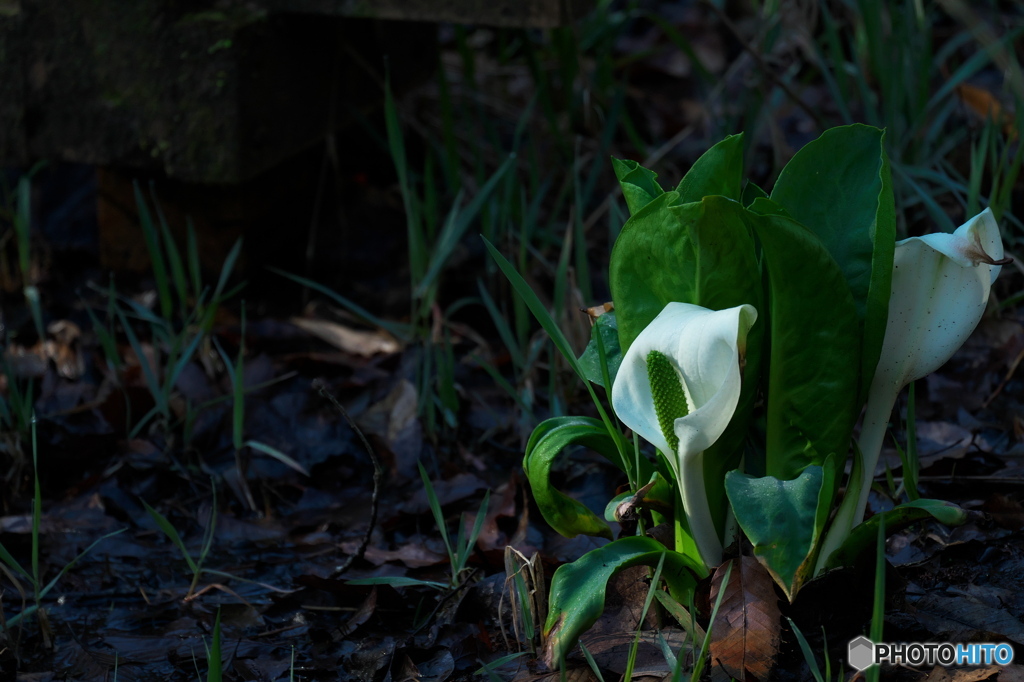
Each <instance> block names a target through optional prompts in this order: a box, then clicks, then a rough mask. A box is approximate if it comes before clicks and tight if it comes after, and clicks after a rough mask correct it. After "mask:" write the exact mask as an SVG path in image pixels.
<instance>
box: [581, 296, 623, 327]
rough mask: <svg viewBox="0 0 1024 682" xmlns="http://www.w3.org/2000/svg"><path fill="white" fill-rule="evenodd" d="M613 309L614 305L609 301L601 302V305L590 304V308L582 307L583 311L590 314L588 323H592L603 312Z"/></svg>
mask: <svg viewBox="0 0 1024 682" xmlns="http://www.w3.org/2000/svg"><path fill="white" fill-rule="evenodd" d="M613 310H615V305H614V304H613V303H612V302H611V301H608V302H607V303H602V304H601V305H595V306H591V307H590V308H583V312H585V313H586V314H587V315H589V316H590V324H594V322H596V321H597V318H599V317H601V316H602V315H604V314H605V313H610V312H612V311H613Z"/></svg>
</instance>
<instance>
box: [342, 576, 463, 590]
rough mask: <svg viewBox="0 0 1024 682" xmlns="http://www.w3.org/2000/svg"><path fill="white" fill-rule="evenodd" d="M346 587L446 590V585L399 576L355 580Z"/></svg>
mask: <svg viewBox="0 0 1024 682" xmlns="http://www.w3.org/2000/svg"><path fill="white" fill-rule="evenodd" d="M345 584H346V585H391V586H392V587H432V588H434V589H436V590H447V589H448V583H442V582H437V581H435V580H417V579H416V578H408V577H406V576H401V575H388V576H380V577H377V578H356V579H355V580H346V581H345Z"/></svg>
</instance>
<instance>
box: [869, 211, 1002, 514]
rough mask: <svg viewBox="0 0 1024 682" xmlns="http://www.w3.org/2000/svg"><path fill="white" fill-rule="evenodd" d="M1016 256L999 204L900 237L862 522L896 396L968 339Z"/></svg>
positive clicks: (873, 392) (872, 410) (873, 406)
mask: <svg viewBox="0 0 1024 682" xmlns="http://www.w3.org/2000/svg"><path fill="white" fill-rule="evenodd" d="M1009 262H1010V259H1004V258H1003V242H1002V239H1001V238H1000V235H999V225H998V224H997V223H996V220H995V218H994V217H993V216H992V211H991V209H985V210H984V211H983V212H982V213H980V214H978V215H976V216H975V217H973V218H971V219H970V220H968V221H967V222H966V223H964V224H963V225H961V226H960V227H959V228H957V230H956V231H955V232H953V233H952V234H945V233H936V234H928V235H925V236H923V237H911V238H910V239H904V240H903V241H900V242H897V243H896V253H895V256H894V259H893V270H892V294H891V297H890V299H889V321H888V323H887V325H886V328H885V340H884V341H883V342H882V355H881V357H880V358H879V360H878V366H877V368H876V369H875V376H874V378H873V379H872V382H871V387H870V389H869V391H868V402H867V408H866V411H865V415H864V426H863V428H862V429H861V435H860V440H859V443H858V444H859V446H860V450H861V453H862V454H863V456H864V465H865V466H864V471H863V476H864V478H863V480H862V482H861V487H860V496H859V498H858V500H857V507H856V514H855V515H854V517H853V525H854V526H856V525H857V524H859V523H860V522H861V521H863V520H864V510H865V508H866V507H867V500H868V492H869V491H870V488H871V480H872V478H873V477H874V473H875V465H876V464H877V463H878V454H879V452H880V451H881V448H882V440H883V438H884V436H885V428H886V425H887V424H888V422H889V416H890V414H891V413H892V408H893V405H894V404H895V403H896V397H897V396H898V395H899V392H900V391H901V390H903V387H904V386H906V385H907V384H909V383H910V382H912V381H915V380H917V379H920V378H921V377H924V376H927V375H928V374H931V373H932V372H934V371H935V370H937V369H938V368H939V367H941V366H942V365H944V364H945V363H946V361H947V360H949V358H950V357H952V355H953V353H955V352H956V351H957V350H958V349H959V348H960V346H962V345H963V344H964V342H965V341H966V340H967V337H968V336H970V335H971V332H973V331H974V328H975V327H977V326H978V323H979V322H980V321H981V317H982V315H983V314H984V312H985V306H986V305H987V304H988V295H989V291H990V290H991V288H992V283H993V282H995V280H996V277H997V276H998V275H999V270H1000V269H1001V268H1000V266H1002V265H1005V264H1007V263H1009Z"/></svg>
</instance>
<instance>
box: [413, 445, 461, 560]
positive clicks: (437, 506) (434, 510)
mask: <svg viewBox="0 0 1024 682" xmlns="http://www.w3.org/2000/svg"><path fill="white" fill-rule="evenodd" d="M416 466H417V467H419V469H420V478H422V479H423V488H424V490H425V491H426V493H427V503H428V504H429V505H430V513H431V514H433V515H434V522H435V523H436V524H437V529H438V530H439V531H441V539H442V540H444V546H445V549H447V550H448V559H449V561H451V564H452V570H454V568H455V565H456V563H457V562H456V559H457V557H456V556H455V552H454V550H453V549H452V541H451V538H449V537H448V527H447V525H446V524H445V522H444V514H443V513H442V511H441V501H440V500H438V499H437V493H435V492H434V486H433V484H431V482H430V477H429V476H427V470H426V469H424V468H423V463H422V462H416ZM453 577H454V576H453Z"/></svg>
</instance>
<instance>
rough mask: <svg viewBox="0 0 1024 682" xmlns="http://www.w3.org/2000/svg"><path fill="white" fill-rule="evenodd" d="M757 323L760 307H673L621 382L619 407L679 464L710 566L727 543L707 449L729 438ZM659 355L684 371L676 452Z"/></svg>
mask: <svg viewBox="0 0 1024 682" xmlns="http://www.w3.org/2000/svg"><path fill="white" fill-rule="evenodd" d="M756 320H757V311H756V310H755V309H754V307H753V306H750V305H741V306H737V307H735V308H729V309H727V310H717V311H715V310H708V309H707V308H702V307H700V306H696V305H692V304H689V303H669V304H668V305H666V306H665V308H664V309H663V310H662V311H661V313H660V314H659V315H658V316H657V317H656V318H655V319H654V321H653V322H651V324H650V325H648V326H647V327H646V328H645V329H644V330H643V331H642V332H641V333H640V335H639V336H638V337H637V338H636V340H634V341H633V345H631V346H630V347H629V350H628V351H627V352H626V355H625V357H624V358H623V359H622V364H621V366H620V367H619V371H618V374H617V375H616V377H615V383H614V384H613V386H612V406H613V407H614V408H615V413H616V414H617V415H618V416H619V419H621V420H622V422H623V423H624V424H626V426H628V427H629V428H631V429H632V430H633V431H635V432H636V433H638V434H639V435H640V436H641V437H643V438H644V439H646V440H648V441H649V442H651V443H652V444H653V445H654V446H655V447H657V448H658V449H659V450H661V451H662V452H663V453H664V454H665V455H666V459H667V460H668V461H669V462H670V464H671V465H672V468H673V470H674V473H675V476H676V480H677V481H678V484H679V490H680V494H681V497H682V502H683V509H684V510H685V511H686V515H687V519H688V520H689V525H690V532H691V534H692V535H693V539H694V541H695V542H696V544H697V549H698V550H699V551H700V554H701V558H702V559H703V561H704V563H705V564H706V565H708V566H716V565H718V563H720V561H721V556H722V539H721V538H720V537H718V533H717V532H716V531H715V524H714V522H713V520H712V518H711V513H710V510H709V508H708V501H707V492H706V491H705V489H704V463H703V455H704V450H706V449H707V448H708V447H710V446H711V445H712V444H714V443H715V441H717V440H718V439H719V437H721V435H722V433H723V432H724V431H725V429H726V427H727V426H728V425H729V421H730V420H731V419H732V416H733V413H734V412H735V411H736V405H737V403H738V402H739V397H740V388H741V372H740V362H741V359H742V358H743V356H744V354H745V353H746V343H747V332H748V331H749V330H750V327H751V326H752V325H753V324H754V322H755V321H756ZM652 351H658V352H660V353H662V354H664V355H665V356H666V357H667V358H668V359H669V360H670V361H671V364H672V366H673V367H674V369H675V370H676V371H677V373H678V375H679V379H680V383H681V384H682V386H683V391H684V393H685V394H686V402H687V408H688V411H689V413H688V414H687V415H686V416H685V417H680V418H678V419H676V420H675V422H674V431H675V436H676V437H677V438H678V439H679V446H678V448H676V450H675V451H673V450H672V448H671V447H670V445H669V441H668V439H667V438H666V436H665V434H664V433H662V431H661V426H660V425H659V422H658V416H657V413H656V411H655V407H654V396H653V394H652V392H651V384H650V379H649V376H648V370H647V358H648V356H649V355H650V353H651V352H652Z"/></svg>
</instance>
